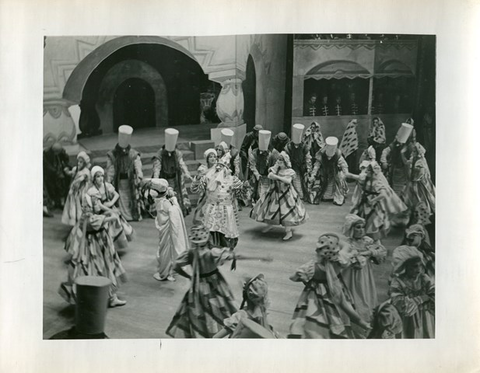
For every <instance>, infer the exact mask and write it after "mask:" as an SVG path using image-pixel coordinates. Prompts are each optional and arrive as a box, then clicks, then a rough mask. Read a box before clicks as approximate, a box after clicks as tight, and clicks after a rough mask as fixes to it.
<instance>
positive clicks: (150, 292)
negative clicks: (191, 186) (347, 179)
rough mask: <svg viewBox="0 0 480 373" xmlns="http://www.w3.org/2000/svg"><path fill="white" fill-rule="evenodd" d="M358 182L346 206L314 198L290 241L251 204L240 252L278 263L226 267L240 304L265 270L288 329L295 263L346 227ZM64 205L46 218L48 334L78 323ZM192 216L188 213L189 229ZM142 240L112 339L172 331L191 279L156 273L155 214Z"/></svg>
mask: <svg viewBox="0 0 480 373" xmlns="http://www.w3.org/2000/svg"><path fill="white" fill-rule="evenodd" d="M353 188H354V184H350V196H349V198H348V201H347V203H345V205H343V206H341V207H339V206H335V205H333V204H331V203H325V202H323V203H321V204H320V205H318V206H312V205H309V204H306V207H307V210H308V213H309V215H310V219H309V221H308V222H307V223H305V224H304V225H301V226H299V227H296V228H295V230H294V237H293V238H292V239H291V240H290V241H288V242H284V241H282V237H283V229H282V228H281V227H277V228H275V229H274V230H272V231H270V232H268V233H266V234H263V233H262V232H261V230H262V228H263V227H264V225H263V224H261V223H257V222H255V221H253V220H252V219H250V218H249V212H250V209H246V208H244V209H243V211H241V212H240V239H239V244H238V246H237V249H236V251H237V252H238V253H244V254H245V255H249V254H250V255H253V254H255V255H271V256H272V257H273V259H274V261H273V262H272V263H264V262H259V261H239V262H237V270H236V271H233V272H232V271H230V267H229V264H228V263H226V264H225V265H224V266H223V267H222V268H221V271H222V273H223V275H224V276H225V278H226V280H227V281H228V283H229V285H230V287H231V289H232V291H233V293H234V295H235V298H236V301H237V303H238V306H240V302H241V297H242V296H241V288H242V283H243V281H244V278H245V277H249V276H253V275H256V274H258V273H263V274H264V275H265V277H266V280H267V282H268V284H269V295H270V302H271V306H270V310H269V311H270V314H269V319H270V323H271V324H272V325H273V327H274V328H275V329H276V330H277V331H278V332H279V334H280V335H281V336H286V335H287V334H288V328H289V325H290V320H291V317H292V314H293V310H294V308H295V305H296V302H297V300H298V297H299V296H300V293H301V291H302V288H303V285H302V284H301V283H294V282H292V281H290V280H289V276H290V275H291V274H293V272H294V271H295V269H296V268H297V267H298V266H299V265H301V264H303V263H305V262H307V261H308V260H310V259H312V258H313V257H314V256H315V252H314V250H315V242H316V240H317V238H318V236H319V235H320V234H321V233H326V232H337V233H340V232H341V228H342V226H343V222H344V217H345V215H346V214H347V213H348V212H349V210H350V207H351V194H352V192H353ZM60 216H61V212H60V211H55V217H54V218H44V219H43V245H44V246H43V250H44V262H43V266H44V281H43V337H44V338H45V339H48V338H50V337H51V336H52V335H54V334H55V333H57V332H59V331H62V330H65V329H67V328H69V327H71V326H72V325H73V323H74V307H73V306H68V305H67V304H66V303H65V301H64V300H63V298H62V297H60V295H59V294H58V293H57V290H58V287H59V284H60V283H61V282H62V281H64V280H65V279H66V276H67V268H66V265H65V264H64V263H63V259H64V257H65V251H64V249H63V240H64V239H65V237H66V236H67V234H68V231H69V229H68V227H66V226H63V225H62V224H61V222H60ZM191 222H192V216H191V215H190V216H188V217H187V218H186V223H187V226H188V228H189V227H190V226H191V224H192V223H191ZM132 225H133V227H134V228H135V231H136V239H135V240H134V241H133V242H131V243H130V247H129V249H128V251H127V252H126V254H125V255H124V256H123V257H122V261H123V264H124V267H125V269H126V270H127V275H128V278H129V281H128V282H127V283H125V284H124V285H122V287H121V288H120V291H119V295H120V296H121V297H122V298H124V299H126V300H127V301H128V303H127V305H125V306H124V307H119V308H115V309H109V311H108V314H107V320H106V327H105V332H106V334H107V335H108V336H109V337H110V338H114V339H117V338H156V339H158V338H169V337H167V336H166V334H165V330H166V328H167V326H168V324H169V323H170V320H171V319H172V316H173V315H174V313H175V311H176V309H177V307H178V305H179V303H180V301H181V299H182V297H183V295H184V294H185V292H186V291H187V289H188V286H189V281H188V280H187V279H184V278H183V277H180V276H177V281H176V282H174V283H171V282H158V281H156V280H154V279H153V277H152V275H153V274H154V272H155V269H156V259H155V254H156V250H157V231H156V229H155V225H154V221H153V220H151V219H149V220H143V221H142V222H133V223H132ZM402 234H403V231H400V230H395V229H393V230H392V232H391V233H390V235H389V237H388V238H387V239H385V240H384V241H383V243H384V245H385V246H386V247H387V249H388V251H389V256H388V258H387V261H386V262H385V263H384V264H382V265H379V266H375V270H374V271H375V278H376V280H377V288H378V293H379V301H383V300H384V299H386V296H387V290H388V285H387V282H388V277H389V275H390V273H391V264H390V258H391V253H392V250H393V249H394V248H395V247H397V246H398V245H400V241H401V237H402Z"/></svg>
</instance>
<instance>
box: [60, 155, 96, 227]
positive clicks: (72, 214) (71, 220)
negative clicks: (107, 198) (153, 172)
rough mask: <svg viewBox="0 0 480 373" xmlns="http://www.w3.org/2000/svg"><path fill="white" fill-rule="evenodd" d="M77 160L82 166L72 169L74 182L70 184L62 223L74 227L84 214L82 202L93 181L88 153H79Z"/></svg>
mask: <svg viewBox="0 0 480 373" xmlns="http://www.w3.org/2000/svg"><path fill="white" fill-rule="evenodd" d="M80 159H81V161H80ZM77 160H78V162H79V164H82V168H80V169H79V166H78V165H77V166H76V167H74V168H73V170H72V176H73V178H72V183H71V184H70V190H69V191H68V196H67V199H66V201H65V207H64V208H63V214H62V223H63V224H65V225H70V226H72V227H73V226H74V225H75V224H77V222H78V221H79V220H80V217H81V216H82V213H83V210H82V203H83V200H84V198H85V193H86V191H87V189H88V188H89V187H90V183H91V180H90V157H89V156H88V155H87V153H85V152H80V153H78V155H77Z"/></svg>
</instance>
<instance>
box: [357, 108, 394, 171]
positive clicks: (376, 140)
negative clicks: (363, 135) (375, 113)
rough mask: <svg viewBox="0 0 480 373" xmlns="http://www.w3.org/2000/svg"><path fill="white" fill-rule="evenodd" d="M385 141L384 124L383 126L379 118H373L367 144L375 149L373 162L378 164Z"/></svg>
mask: <svg viewBox="0 0 480 373" xmlns="http://www.w3.org/2000/svg"><path fill="white" fill-rule="evenodd" d="M386 141H387V137H386V132H385V124H383V122H382V120H381V119H380V118H379V117H375V118H373V121H372V126H371V128H370V134H369V135H368V139H367V142H368V144H369V145H371V146H373V148H374V149H375V156H376V158H375V160H376V161H377V163H380V156H381V155H382V151H383V149H384V148H385V142H386ZM360 163H361V162H360Z"/></svg>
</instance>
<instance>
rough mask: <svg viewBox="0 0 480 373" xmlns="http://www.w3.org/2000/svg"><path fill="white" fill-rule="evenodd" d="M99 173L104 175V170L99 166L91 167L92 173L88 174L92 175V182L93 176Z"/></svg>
mask: <svg viewBox="0 0 480 373" xmlns="http://www.w3.org/2000/svg"><path fill="white" fill-rule="evenodd" d="M99 172H100V173H101V174H102V175H105V170H104V169H103V168H102V167H100V166H93V168H92V171H91V172H90V173H91V175H92V180H95V175H96V174H97V173H99Z"/></svg>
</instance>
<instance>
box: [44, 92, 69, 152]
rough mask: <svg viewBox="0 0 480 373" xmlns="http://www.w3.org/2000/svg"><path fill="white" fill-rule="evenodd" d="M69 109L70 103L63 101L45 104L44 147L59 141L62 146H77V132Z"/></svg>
mask: <svg viewBox="0 0 480 373" xmlns="http://www.w3.org/2000/svg"><path fill="white" fill-rule="evenodd" d="M69 107H70V105H69V103H68V102H66V101H65V100H61V99H59V100H49V101H44V102H43V146H44V147H47V146H49V145H52V144H53V143H54V142H57V141H58V142H60V143H61V144H62V145H67V146H68V145H74V146H75V145H77V130H76V128H75V122H74V120H73V118H72V116H71V114H70V112H69V110H68V108H69ZM67 151H68V150H67Z"/></svg>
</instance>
